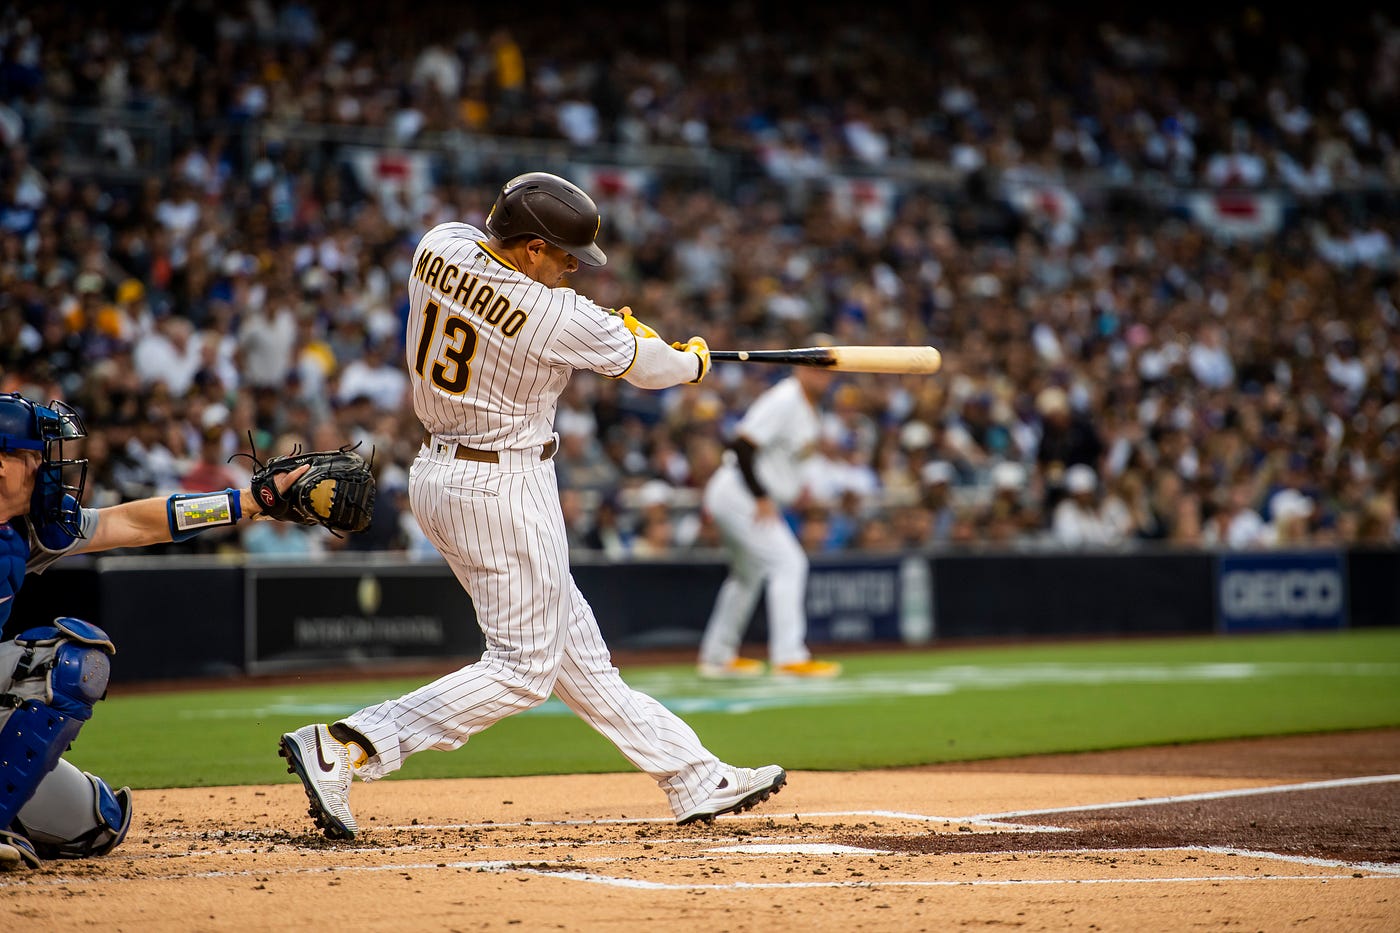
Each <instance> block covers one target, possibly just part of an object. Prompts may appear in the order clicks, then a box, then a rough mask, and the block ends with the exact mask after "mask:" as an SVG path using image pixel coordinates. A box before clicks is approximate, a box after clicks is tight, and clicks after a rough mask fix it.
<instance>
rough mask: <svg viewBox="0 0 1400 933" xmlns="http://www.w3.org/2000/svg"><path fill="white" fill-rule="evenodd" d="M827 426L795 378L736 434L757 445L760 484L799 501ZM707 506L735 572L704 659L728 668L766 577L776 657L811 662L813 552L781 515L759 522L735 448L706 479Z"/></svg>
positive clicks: (714, 613)
mask: <svg viewBox="0 0 1400 933" xmlns="http://www.w3.org/2000/svg"><path fill="white" fill-rule="evenodd" d="M820 430H821V421H820V417H819V415H818V413H817V410H816V408H815V407H813V405H812V403H811V402H810V401H809V400H808V399H807V396H806V394H805V393H804V392H803V391H802V384H801V383H800V382H798V381H797V377H795V376H789V377H787V378H786V379H783V380H782V381H781V382H778V383H777V384H775V385H773V386H772V387H771V388H769V389H767V390H765V391H764V392H763V393H762V394H761V395H759V397H758V398H757V399H755V400H754V403H753V405H752V406H750V407H749V409H748V411H747V412H745V413H744V417H743V418H741V419H740V420H739V424H738V425H737V426H736V428H735V431H736V433H737V434H738V435H740V436H742V437H745V438H747V439H748V440H749V441H750V442H751V443H752V444H753V445H754V447H755V448H757V453H756V455H755V457H754V473H755V474H756V476H757V479H758V482H759V485H760V486H762V487H763V489H764V491H765V492H767V494H768V496H769V498H771V499H773V500H774V501H775V502H776V503H777V504H778V505H780V506H781V505H787V504H789V503H791V502H792V501H793V500H794V499H796V498H797V495H798V493H800V492H801V478H800V475H799V469H800V466H801V462H802V459H803V457H804V456H806V453H807V452H808V451H809V450H810V449H811V448H812V447H813V445H814V444H815V443H816V441H817V438H818V436H819V432H820ZM704 507H705V511H706V512H707V513H708V514H709V515H710V516H711V517H712V518H713V519H714V521H715V524H716V525H718V526H719V530H720V533H721V535H722V536H723V538H724V544H725V547H726V549H727V550H728V551H729V554H730V569H729V576H728V577H727V578H726V579H725V581H724V583H723V584H722V585H721V586H720V591H719V596H718V597H717V598H716V600H715V605H714V608H713V609H712V610H711V612H710V619H709V622H708V623H706V626H705V634H704V636H703V637H702V638H701V641H700V663H701V664H706V665H709V664H713V665H724V664H727V663H728V662H730V661H732V660H733V659H734V658H735V656H736V655H737V654H738V653H739V644H740V642H741V641H742V640H743V635H744V630H745V629H746V628H747V627H748V624H749V617H750V616H751V615H753V610H754V606H755V605H756V604H757V603H758V597H759V593H760V590H761V588H762V587H763V586H764V583H765V581H766V583H767V596H768V602H767V608H768V658H769V661H770V662H771V663H772V664H774V665H783V664H793V663H797V662H800V661H806V660H808V659H809V658H810V657H811V655H810V653H809V652H808V651H807V644H806V639H807V611H806V607H805V605H804V600H805V599H806V595H807V555H806V553H805V552H804V551H803V550H802V544H801V542H799V541H798V540H797V536H796V535H794V534H793V532H792V529H791V528H789V527H788V524H787V522H786V521H783V519H782V518H781V516H780V517H779V518H777V519H775V520H772V521H758V520H757V518H756V514H757V503H756V500H755V499H754V496H753V493H752V492H751V491H750V490H749V487H748V484H747V483H746V482H744V476H743V474H742V472H741V471H740V469H739V466H738V464H737V462H736V458H735V455H734V453H733V452H732V451H726V453H725V456H724V463H723V464H722V465H721V466H720V468H719V469H717V470H716V471H715V472H714V475H713V476H711V477H710V481H709V482H708V483H706V485H705V495H704Z"/></svg>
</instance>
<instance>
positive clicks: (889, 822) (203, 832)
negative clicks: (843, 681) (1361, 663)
mask: <svg viewBox="0 0 1400 933" xmlns="http://www.w3.org/2000/svg"><path fill="white" fill-rule="evenodd" d="M1397 781H1400V730H1393V731H1367V732H1356V733H1342V734H1336V735H1327V736H1303V737H1294V738H1283V739H1255V740H1246V741H1235V742H1216V743H1208V744H1203V745H1188V746H1171V747H1164V748H1153V749H1140V750H1132V751H1123V752H1098V753H1090V754H1083V755H1058V756H1047V757H1041V758H1023V759H1009V760H1000V761H986V762H975V763H966V764H954V765H941V766H933V767H926V768H917V769H898V770H889V771H874V772H858V773H856V772H837V773H829V772H797V773H794V774H792V775H791V776H790V783H789V786H788V787H787V788H785V789H784V790H783V791H782V793H781V794H779V795H778V796H776V797H774V798H773V799H772V800H770V801H769V802H768V803H766V804H764V805H763V806H762V807H760V808H759V809H758V810H756V811H754V812H753V813H750V814H745V815H743V816H740V817H722V818H720V819H719V820H717V821H716V822H715V823H714V824H713V825H709V826H706V825H697V826H688V827H677V826H675V825H674V824H673V823H672V822H671V821H670V820H669V819H667V814H666V812H665V808H664V803H663V797H662V795H661V793H660V792H659V791H658V790H657V789H656V788H655V787H654V786H652V785H651V782H650V781H649V780H648V779H647V778H646V777H645V776H642V775H639V774H614V775H572V776H557V777H528V778H500V779H472V780H440V781H385V782H378V783H375V784H357V785H356V786H355V788H354V790H353V792H352V798H351V800H352V804H353V806H354V807H355V810H356V813H357V816H358V817H359V821H360V824H361V826H362V827H363V831H362V833H361V835H360V837H359V838H357V839H356V840H354V841H353V842H336V843H332V842H329V841H326V840H324V839H322V838H320V837H318V836H314V835H311V833H310V830H311V828H312V827H311V823H310V820H309V819H308V818H307V817H306V815H305V798H304V796H303V794H302V791H301V787H300V785H298V784H291V783H288V784H278V785H275V786H266V787H227V788H197V789H180V790H147V791H138V792H137V793H136V807H137V818H136V822H135V824H134V826H133V829H132V831H131V834H130V837H129V838H128V839H127V841H126V842H125V844H124V845H122V846H121V847H120V848H119V849H117V850H116V851H115V852H113V853H112V854H111V855H109V856H107V857H105V858H100V859H92V860H87V861H72V862H49V863H46V864H45V865H44V866H43V867H42V868H40V869H39V870H37V871H33V872H26V873H14V872H12V873H8V874H3V875H0V929H4V930H12V929H13V930H21V929H25V930H29V929H32V930H74V929H83V928H93V929H101V930H103V931H122V930H129V931H133V933H135V931H181V933H185V931H205V930H207V931H224V930H228V931H260V930H286V929H299V928H303V927H308V926H309V927H313V928H317V929H329V930H336V931H341V933H344V931H360V930H374V931H378V930H383V931H445V930H604V929H606V930H621V931H643V930H645V931H652V930H658V929H667V930H671V931H681V930H687V931H688V930H705V931H711V930H734V931H744V930H752V931H764V933H770V931H772V930H775V929H802V930H857V929H859V930H890V931H896V930H898V931H914V930H929V931H933V930H949V929H962V928H979V927H981V928H986V927H1012V928H1015V929H1022V930H1133V931H1149V930H1187V929H1209V930H1222V929H1243V930H1282V929H1289V930H1293V929H1303V930H1346V931H1356V930H1376V931H1381V930H1386V931H1390V930H1395V929H1400V783H1397ZM1318 785H1321V786H1318ZM1183 795H1190V799H1185V800H1182V799H1159V798H1180V797H1182V796H1183ZM1028 811H1039V812H1033V813H1032V812H1028Z"/></svg>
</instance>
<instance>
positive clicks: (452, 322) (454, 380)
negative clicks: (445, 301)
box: [413, 301, 476, 395]
mask: <svg viewBox="0 0 1400 933" xmlns="http://www.w3.org/2000/svg"><path fill="white" fill-rule="evenodd" d="M441 312H442V309H441V308H440V307H439V306H438V303H437V302H436V301H429V302H428V303H427V304H426V305H424V306H423V329H422V332H421V334H420V336H419V337H418V350H417V352H416V353H415V354H414V357H413V371H414V372H416V373H417V374H418V375H419V376H420V377H421V378H424V379H427V380H428V381H429V382H431V383H432V384H433V385H435V386H437V387H438V388H439V389H441V390H442V391H444V392H449V393H451V394H453V395H461V394H462V393H463V392H465V391H466V390H467V384H468V383H469V382H470V381H471V361H472V357H473V356H475V355H476V328H475V327H472V325H471V323H470V322H469V321H467V319H466V318H463V317H459V316H458V315H455V314H449V315H447V316H446V317H444V318H443V321H442V337H443V340H442V351H441V352H440V353H439V354H438V355H437V356H436V357H435V358H434V359H433V360H432V362H431V365H429V360H428V350H429V349H430V348H431V347H432V344H433V338H434V337H435V336H436V335H437V323H438V318H439V317H440V316H441Z"/></svg>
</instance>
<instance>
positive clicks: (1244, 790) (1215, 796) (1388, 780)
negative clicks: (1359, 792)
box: [963, 774, 1400, 823]
mask: <svg viewBox="0 0 1400 933" xmlns="http://www.w3.org/2000/svg"><path fill="white" fill-rule="evenodd" d="M1396 781H1400V774H1377V775H1373V776H1370V777H1356V778H1338V779H1337V780H1334V781H1308V782H1307V783H1304V784H1271V785H1269V786H1267V787H1239V788H1235V789H1233V790H1216V791H1205V792H1203V793H1199V794H1177V795H1175V796H1172V797H1140V798H1138V799H1136V800H1119V801H1114V802H1110V803H1085V804H1078V805H1076V806H1072V807H1042V808H1039V809H1035V810H1006V811H1003V812H1001V813H979V814H977V815H975V816H966V817H963V819H964V820H967V821H969V822H985V823H996V822H999V821H1001V820H1004V819H1008V818H1011V817H1020V816H1048V815H1051V814H1055V813H1086V812H1089V811H1092V810H1121V809H1124V808H1127V807H1160V806H1164V805H1166V804H1173V803H1193V802H1195V801H1201V800H1226V799H1229V798H1231V797H1258V796H1262V795H1266V794H1291V793H1295V792H1297V791H1309V790H1328V789H1330V788H1334V787H1361V786H1363V785H1366V784H1393V783H1395V782H1396Z"/></svg>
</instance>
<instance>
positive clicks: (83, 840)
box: [13, 760, 131, 859]
mask: <svg viewBox="0 0 1400 933" xmlns="http://www.w3.org/2000/svg"><path fill="white" fill-rule="evenodd" d="M13 825H14V828H15V829H16V830H17V831H19V832H21V833H23V834H24V835H25V836H27V837H28V838H29V841H30V842H31V843H33V845H34V850H35V851H36V852H37V853H38V855H39V857H40V858H46V859H56V858H87V857H89V856H93V855H106V854H107V853H108V852H111V851H112V850H113V849H115V848H116V847H117V846H118V845H119V844H120V843H121V841H122V840H123V839H125V838H126V833H127V830H128V829H130V828H131V788H129V787H122V788H120V789H118V790H116V791H113V790H112V788H110V787H108V786H107V782H106V781H104V780H102V778H100V777H97V776H96V775H94V774H89V773H88V772H86V771H79V770H78V769H77V768H75V767H74V766H73V765H71V764H69V763H68V762H66V761H63V760H60V761H59V762H58V765H57V766H56V767H55V768H54V769H53V770H52V771H50V772H49V773H48V774H46V775H45V776H44V779H43V780H42V781H40V782H39V787H38V789H37V790H35V791H34V795H33V796H32V797H30V798H29V802H28V803H26V804H25V805H24V806H23V807H22V808H21V809H20V811H19V816H18V817H17V818H16V819H15V822H14V824H13Z"/></svg>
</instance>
